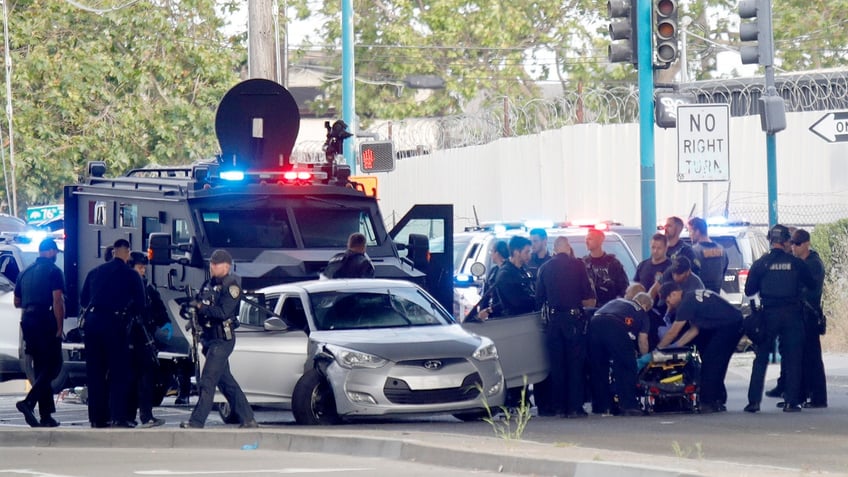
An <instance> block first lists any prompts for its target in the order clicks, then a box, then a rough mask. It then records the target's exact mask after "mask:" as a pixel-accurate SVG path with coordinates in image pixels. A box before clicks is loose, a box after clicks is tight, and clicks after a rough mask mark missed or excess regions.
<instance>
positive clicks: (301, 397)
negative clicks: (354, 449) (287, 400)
mask: <svg viewBox="0 0 848 477" xmlns="http://www.w3.org/2000/svg"><path fill="white" fill-rule="evenodd" d="M292 414H294V420H295V422H297V423H298V424H301V425H306V426H326V425H331V424H337V423H338V422H339V414H338V411H337V409H336V399H335V397H334V396H333V389H332V387H331V386H330V383H329V382H328V381H327V380H326V379H325V378H324V376H322V375H321V374H320V373H319V372H318V371H316V370H314V369H311V370H309V371H307V372H306V373H304V375H303V376H302V377H301V378H300V380H298V382H297V384H296V385H295V387H294V392H293V393H292Z"/></svg>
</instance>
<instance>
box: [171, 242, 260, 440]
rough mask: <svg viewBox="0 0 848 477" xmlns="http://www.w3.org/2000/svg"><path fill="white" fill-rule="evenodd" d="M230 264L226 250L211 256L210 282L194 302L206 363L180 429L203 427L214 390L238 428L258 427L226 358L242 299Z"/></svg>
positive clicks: (234, 342)
mask: <svg viewBox="0 0 848 477" xmlns="http://www.w3.org/2000/svg"><path fill="white" fill-rule="evenodd" d="M232 264H233V257H232V256H231V255H230V253H229V252H227V251H226V250H215V251H214V252H212V256H211V257H210V258H209V274H210V276H211V278H210V279H209V280H207V281H206V282H204V283H203V286H202V287H201V289H200V291H199V292H198V295H197V297H196V300H195V301H196V304H195V306H196V308H197V315H198V320H197V321H198V324H199V325H200V327H201V329H202V336H201V340H202V343H203V355H204V356H205V357H206V362H205V363H204V364H203V371H202V372H201V374H200V384H199V388H200V396H199V397H198V399H197V404H196V405H195V406H194V411H192V413H191V417H190V418H189V420H188V421H185V422H182V423H180V427H182V428H184V429H188V428H202V427H203V426H204V425H205V424H206V418H207V417H209V412H211V411H212V402H213V399H214V398H215V387H216V386H217V387H218V388H219V389H220V390H221V392H222V393H223V394H224V397H225V398H227V402H228V403H229V404H230V409H232V410H233V412H235V414H236V415H237V416H238V417H239V419H240V420H241V425H240V426H239V427H258V425H257V424H256V420H255V419H254V417H253V410H252V409H251V408H250V404H248V402H247V398H246V397H245V396H244V392H242V390H241V387H240V386H239V384H238V382H236V380H235V378H233V375H232V373H230V363H229V358H230V355H231V354H232V353H233V348H235V344H236V337H235V327H236V326H238V311H239V303H240V302H241V295H242V291H241V277H239V276H238V275H235V274H234V273H231V271H230V270H231V268H232Z"/></svg>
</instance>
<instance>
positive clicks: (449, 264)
mask: <svg viewBox="0 0 848 477" xmlns="http://www.w3.org/2000/svg"><path fill="white" fill-rule="evenodd" d="M389 235H390V236H391V238H392V240H394V241H395V243H396V244H398V249H399V252H400V256H401V257H402V258H407V259H409V260H410V261H411V262H412V263H413V264H414V265H415V268H417V269H419V270H420V271H422V272H424V273H425V274H426V275H427V280H426V283H425V284H424V288H426V289H427V291H428V292H430V294H431V295H433V297H434V298H435V299H436V300H438V302H439V303H441V305H442V306H443V307H445V310H447V311H448V313H450V312H451V310H453V205H452V204H421V205H415V206H413V207H412V208H411V209H410V210H409V212H407V213H406V215H404V216H403V218H401V219H400V221H398V223H397V225H395V226H394V228H393V229H392V230H391V231H390V232H389Z"/></svg>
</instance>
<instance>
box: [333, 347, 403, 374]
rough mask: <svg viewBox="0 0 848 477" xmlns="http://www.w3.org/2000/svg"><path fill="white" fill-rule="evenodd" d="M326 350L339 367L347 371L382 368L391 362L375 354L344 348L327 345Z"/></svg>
mask: <svg viewBox="0 0 848 477" xmlns="http://www.w3.org/2000/svg"><path fill="white" fill-rule="evenodd" d="M324 349H326V350H327V351H329V352H330V353H331V354H332V355H333V357H334V358H335V359H336V363H339V366H341V367H343V368H347V369H355V368H382V367H383V366H385V365H386V363H388V362H389V360H387V359H383V358H381V357H379V356H374V355H373V354H368V353H363V352H361V351H354V350H352V349H347V348H342V347H341V346H335V345H325V346H324Z"/></svg>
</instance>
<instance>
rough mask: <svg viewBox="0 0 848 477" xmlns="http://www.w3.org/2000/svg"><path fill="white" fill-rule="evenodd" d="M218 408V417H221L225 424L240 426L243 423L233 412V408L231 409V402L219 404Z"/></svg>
mask: <svg viewBox="0 0 848 477" xmlns="http://www.w3.org/2000/svg"><path fill="white" fill-rule="evenodd" d="M217 407H218V415H219V416H221V420H222V421H224V424H238V423H240V422H241V419H239V416H238V414H236V413H234V412H233V408H231V407H230V403H229V402H227V401H224V402H219V403H218V404H217Z"/></svg>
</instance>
